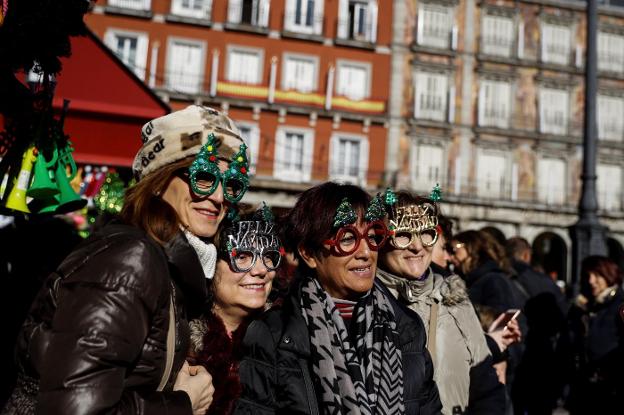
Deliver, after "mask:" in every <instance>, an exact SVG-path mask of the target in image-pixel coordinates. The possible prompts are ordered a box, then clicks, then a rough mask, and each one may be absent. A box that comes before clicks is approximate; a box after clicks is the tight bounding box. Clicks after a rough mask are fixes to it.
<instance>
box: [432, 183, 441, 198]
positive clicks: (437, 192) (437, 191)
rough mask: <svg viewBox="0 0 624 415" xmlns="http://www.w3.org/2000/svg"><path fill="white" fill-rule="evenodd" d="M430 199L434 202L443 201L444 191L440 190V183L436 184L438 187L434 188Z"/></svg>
mask: <svg viewBox="0 0 624 415" xmlns="http://www.w3.org/2000/svg"><path fill="white" fill-rule="evenodd" d="M429 199H431V200H433V201H434V202H439V201H440V200H442V189H440V184H439V183H436V185H435V186H434V187H433V190H432V191H431V193H430V194H429Z"/></svg>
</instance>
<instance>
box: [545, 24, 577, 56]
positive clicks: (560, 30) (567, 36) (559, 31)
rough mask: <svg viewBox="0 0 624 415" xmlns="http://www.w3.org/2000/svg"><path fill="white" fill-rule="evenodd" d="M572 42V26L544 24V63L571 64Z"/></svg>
mask: <svg viewBox="0 0 624 415" xmlns="http://www.w3.org/2000/svg"><path fill="white" fill-rule="evenodd" d="M571 41H572V30H571V28H570V26H563V25H555V24H550V23H542V62H546V63H557V64H559V65H567V64H569V63H570V51H571Z"/></svg>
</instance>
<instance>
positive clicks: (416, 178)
mask: <svg viewBox="0 0 624 415" xmlns="http://www.w3.org/2000/svg"><path fill="white" fill-rule="evenodd" d="M433 149H435V150H434V151H436V152H437V151H439V152H440V163H439V166H433V164H435V163H431V165H429V166H427V167H428V168H429V169H431V168H432V167H434V168H436V167H437V175H435V176H436V177H425V175H423V174H419V173H422V172H420V171H419V170H420V169H423V168H424V167H423V166H424V164H423V163H422V162H421V160H422V157H421V152H422V151H424V150H426V151H428V152H430V151H432V150H433ZM445 154H446V148H445V146H443V145H440V144H433V143H430V142H427V141H420V140H419V141H415V142H414V143H413V144H412V146H411V149H410V181H411V185H412V188H414V189H415V190H419V191H428V190H431V189H433V186H435V185H436V184H437V183H439V184H440V185H441V186H444V184H445V183H446V172H447V163H448V162H447V160H446V158H445V157H444V156H445ZM426 158H427V159H428V160H430V161H432V162H434V161H435V160H433V159H432V157H426ZM429 173H431V172H429ZM425 174H427V173H425ZM428 176H431V175H430V174H428Z"/></svg>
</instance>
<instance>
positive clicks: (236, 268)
mask: <svg viewBox="0 0 624 415" xmlns="http://www.w3.org/2000/svg"><path fill="white" fill-rule="evenodd" d="M241 252H246V253H250V254H252V255H253V260H252V261H251V265H250V266H249V268H240V267H239V266H238V265H237V264H236V263H235V262H234V258H236V256H238V252H234V253H233V254H232V255H228V256H229V257H230V265H231V266H232V270H233V271H234V272H249V271H250V270H252V269H253V267H255V266H256V261H257V260H258V257H259V256H260V257H262V265H264V267H265V268H266V270H267V271H268V272H271V271H275V270H277V269H278V268H279V266H280V265H281V264H282V256H283V253H282V252H281V251H279V250H277V249H264V248H263V249H262V250H261V251H259V252H258V250H257V249H256V250H249V249H241ZM265 252H276V253H277V257H278V260H277V265H275V266H273V267H269V266H268V265H267V264H266V262H264V254H265Z"/></svg>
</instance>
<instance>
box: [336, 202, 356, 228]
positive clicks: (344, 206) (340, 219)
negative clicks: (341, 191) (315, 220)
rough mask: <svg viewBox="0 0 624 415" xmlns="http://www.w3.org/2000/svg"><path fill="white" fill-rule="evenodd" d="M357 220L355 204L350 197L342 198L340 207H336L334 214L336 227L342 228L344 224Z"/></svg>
mask: <svg viewBox="0 0 624 415" xmlns="http://www.w3.org/2000/svg"><path fill="white" fill-rule="evenodd" d="M356 221H357V214H356V213H355V210H353V206H351V203H349V199H347V198H346V197H345V198H343V199H342V201H341V202H340V205H338V209H336V215H335V216H334V228H335V229H338V228H342V227H343V226H347V225H351V224H354V223H355V222H356Z"/></svg>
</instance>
